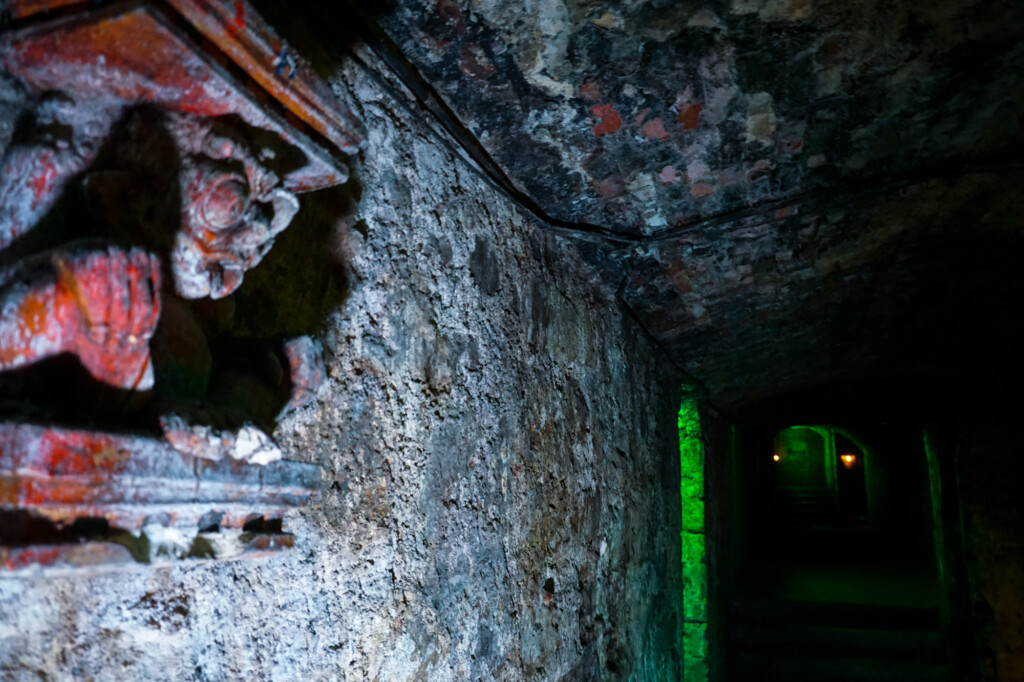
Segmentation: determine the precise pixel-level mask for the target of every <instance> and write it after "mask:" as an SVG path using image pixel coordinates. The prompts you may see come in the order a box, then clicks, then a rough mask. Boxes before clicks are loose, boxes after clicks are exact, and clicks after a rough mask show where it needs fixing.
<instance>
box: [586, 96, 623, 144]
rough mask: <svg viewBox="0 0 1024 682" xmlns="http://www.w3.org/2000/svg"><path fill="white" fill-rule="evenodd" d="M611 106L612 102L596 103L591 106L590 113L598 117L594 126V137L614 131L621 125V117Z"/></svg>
mask: <svg viewBox="0 0 1024 682" xmlns="http://www.w3.org/2000/svg"><path fill="white" fill-rule="evenodd" d="M613 106H614V105H612V104H598V105H597V106H595V107H591V109H590V113H591V114H593V115H594V116H596V117H597V118H598V119H599V121H598V124H597V125H595V126H594V137H601V136H602V135H604V134H605V133H614V132H615V131H616V130H618V129H619V128H621V127H622V118H621V117H620V116H619V112H617V111H615V109H614V108H613Z"/></svg>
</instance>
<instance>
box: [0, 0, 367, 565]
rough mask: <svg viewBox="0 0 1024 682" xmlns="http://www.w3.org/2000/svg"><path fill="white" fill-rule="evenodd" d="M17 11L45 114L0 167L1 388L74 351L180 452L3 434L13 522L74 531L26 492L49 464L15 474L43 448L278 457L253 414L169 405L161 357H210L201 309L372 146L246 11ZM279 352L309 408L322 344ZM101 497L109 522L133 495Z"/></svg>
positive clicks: (2, 468) (32, 86) (132, 442)
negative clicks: (36, 513) (17, 512)
mask: <svg viewBox="0 0 1024 682" xmlns="http://www.w3.org/2000/svg"><path fill="white" fill-rule="evenodd" d="M7 5H8V7H7V9H6V11H7V15H8V24H9V25H8V27H7V28H6V29H5V31H4V33H3V35H2V36H0V68H2V69H3V70H4V71H6V72H8V73H9V74H11V75H13V76H14V77H16V78H17V79H18V80H19V81H20V83H21V84H22V85H23V86H24V88H25V90H26V91H27V92H28V93H29V95H30V97H31V99H32V101H33V106H32V107H31V109H30V111H29V112H28V114H27V115H26V116H25V117H24V119H25V120H23V121H22V123H21V124H20V126H19V131H18V133H16V136H15V139H14V141H13V142H12V143H11V145H10V146H9V147H8V149H7V150H6V152H5V153H4V156H3V159H2V162H0V164H2V165H0V382H3V381H4V377H5V375H6V376H9V377H13V376H15V375H18V373H19V372H22V371H26V370H25V369H24V368H29V367H30V366H36V365H40V364H45V363H43V362H42V361H44V360H48V359H51V358H55V357H57V356H63V357H68V356H73V357H74V358H76V359H77V363H78V364H79V366H80V367H81V368H84V370H85V371H87V372H88V374H89V375H90V376H91V377H92V378H93V380H95V381H97V382H100V383H101V384H104V385H107V386H111V387H116V388H118V389H121V390H123V391H124V392H125V393H126V394H127V398H126V404H127V403H128V402H130V403H131V404H132V405H133V406H134V407H133V409H135V411H136V413H139V414H149V415H150V416H155V417H156V421H157V422H158V423H159V427H160V429H161V431H162V434H163V439H162V440H161V439H159V438H154V437H149V436H130V437H129V436H124V435H117V436H114V435H112V434H110V433H101V432H91V431H89V430H88V429H81V428H78V429H73V430H70V431H69V430H67V429H59V428H57V427H49V428H48V427H46V426H45V425H43V426H40V425H38V424H35V425H32V426H31V427H30V426H29V425H27V424H17V423H14V422H8V423H6V424H0V508H7V509H14V508H19V509H20V508H23V507H31V508H33V509H39V510H43V512H45V511H46V510H47V509H49V510H50V512H51V513H50V517H49V518H51V520H53V521H56V522H66V521H68V520H69V519H73V518H74V517H75V516H76V515H78V516H80V515H81V512H82V510H83V509H84V507H83V508H82V509H79V510H78V512H76V511H75V510H74V509H75V507H74V504H79V505H80V506H81V505H86V503H87V500H86V499H81V500H77V501H76V500H75V499H74V495H73V494H72V495H71V496H70V497H71V501H72V502H73V503H74V504H72V505H71V507H68V504H67V502H68V496H67V495H63V494H62V493H60V491H59V486H58V488H56V489H54V490H53V499H47V498H46V497H45V496H44V498H42V499H40V498H38V497H32V496H31V495H29V494H28V493H27V492H26V491H27V490H41V489H51V488H52V486H51V487H50V488H47V486H42V485H40V480H39V477H43V478H45V477H46V476H48V475H49V476H55V475H57V474H56V473H55V472H56V469H52V467H51V470H47V468H46V467H47V466H48V465H47V464H46V462H42V463H41V464H40V462H36V464H38V465H39V466H38V467H37V468H36V469H33V468H32V467H29V468H28V469H26V468H24V467H22V468H20V469H19V468H18V466H17V462H15V461H14V460H15V459H18V458H22V459H24V458H25V457H29V456H30V455H27V454H26V453H36V454H35V455H31V456H32V457H36V456H37V455H38V451H39V447H38V446H33V445H32V440H33V439H34V438H35V439H38V440H40V441H46V442H47V443H51V444H52V443H58V444H59V445H58V446H55V447H57V451H56V452H57V454H54V455H52V457H51V459H54V458H56V459H54V461H56V460H60V459H61V457H60V451H61V448H64V449H66V450H67V452H68V453H71V455H74V456H75V457H86V458H88V457H90V456H92V455H89V453H90V452H92V453H97V452H98V453H107V454H106V455H103V456H109V452H108V450H109V443H111V442H116V443H119V444H120V445H119V446H118V447H119V448H120V450H119V452H121V453H122V455H123V459H125V460H126V461H134V459H139V458H140V457H141V458H143V459H144V460H145V461H146V462H150V463H151V462H152V458H153V456H154V453H164V454H165V455H166V456H167V457H169V458H181V457H182V456H184V457H186V458H190V459H191V458H198V460H196V461H198V462H202V461H217V460H220V459H222V458H225V457H227V458H228V459H229V460H232V461H237V462H238V464H239V466H252V465H260V464H267V463H269V462H272V461H274V460H276V459H279V458H280V452H279V450H278V449H277V447H276V446H275V445H274V444H273V442H272V441H271V440H270V438H269V437H268V436H266V434H265V433H264V431H263V430H261V429H260V428H258V427H257V426H256V425H255V424H253V423H250V422H249V421H247V420H246V419H245V415H242V416H240V417H238V418H235V419H227V420H226V423H229V424H230V425H229V426H225V425H224V423H217V419H209V420H205V421H204V419H203V416H204V415H208V414H209V413H210V410H211V409H212V410H213V411H214V412H216V408H215V407H214V408H208V407H205V406H204V407H203V408H195V407H194V406H192V405H191V404H190V403H188V401H180V400H179V401H177V402H176V395H177V394H176V393H175V391H174V390H170V389H168V390H163V391H161V385H160V384H161V359H162V358H163V359H165V360H166V363H165V366H172V367H173V366H174V364H175V362H177V361H179V359H180V358H178V357H177V356H176V355H175V353H176V352H178V351H176V350H175V349H177V348H182V347H186V348H193V347H199V346H201V345H202V344H204V343H205V339H204V338H203V336H202V334H201V333H193V331H191V330H194V329H199V328H200V327H201V325H200V324H198V323H197V322H196V320H195V316H196V314H195V312H194V305H193V303H192V302H201V301H204V300H206V301H216V300H218V299H223V298H224V297H226V296H228V295H230V294H231V293H232V292H234V291H235V290H236V289H237V288H238V287H240V286H241V284H242V282H243V279H244V275H245V273H246V272H247V271H248V270H250V269H252V268H253V267H255V266H256V265H258V264H259V263H260V261H261V260H262V259H263V258H264V256H265V255H266V254H267V253H268V251H269V250H270V249H271V247H272V246H273V243H274V239H275V237H276V236H278V235H279V234H280V233H281V232H282V231H283V230H284V229H286V228H287V227H288V225H289V223H290V222H291V221H292V218H293V217H294V216H295V215H296V213H297V212H298V211H299V208H300V204H299V199H298V195H299V194H301V193H303V192H309V191H313V190H317V189H322V188H326V187H330V186H333V185H338V184H340V183H343V182H345V181H346V180H347V171H346V167H345V164H344V162H343V161H342V160H341V159H342V156H343V155H346V154H352V153H355V152H356V151H357V149H358V147H359V145H360V143H361V140H362V133H361V128H360V125H359V123H358V122H357V121H356V120H355V119H354V118H353V117H352V116H351V114H350V113H349V112H348V111H347V109H345V108H344V107H343V106H342V105H341V104H340V103H339V102H338V101H337V100H336V99H335V97H334V96H333V94H332V93H331V92H330V90H329V89H328V88H327V86H326V85H325V84H324V83H322V82H321V81H320V80H319V78H318V77H317V76H316V75H315V74H314V73H313V72H312V71H311V70H310V69H309V68H308V67H307V66H306V65H305V63H304V62H303V60H302V59H301V58H300V57H299V56H298V55H296V54H294V53H293V52H292V50H291V49H290V48H289V47H288V45H287V44H286V43H285V42H284V41H282V40H281V39H279V38H278V37H277V36H275V35H274V34H273V32H272V31H271V30H270V29H269V27H267V26H266V25H265V24H264V23H263V21H262V20H261V19H260V17H259V16H258V15H257V14H256V13H255V12H254V11H253V10H252V8H251V7H250V6H249V5H248V4H247V3H245V2H241V1H237V2H236V1H234V0H232V1H228V0H151V1H145V2H143V1H125V2H111V3H106V4H104V5H102V6H101V7H100V8H99V9H97V8H95V7H94V5H95V3H91V2H85V1H78V0H11V1H10V2H9V3H7ZM54 212H58V213H63V215H64V217H63V219H62V220H61V221H55V220H53V219H52V215H53V214H54ZM58 222H59V227H54V225H56V224H57V223H58ZM161 321H162V323H161ZM161 334H164V335H166V336H168V337H169V340H161V338H160V335H161ZM202 352H205V351H202ZM202 352H198V351H197V353H196V354H197V355H198V356H200V357H205V356H203V355H202ZM161 353H163V355H161ZM186 354H187V353H186ZM179 355H180V353H179ZM278 355H279V357H280V358H281V365H282V369H283V371H285V372H287V374H288V375H289V380H288V381H287V382H285V384H286V386H287V388H288V391H289V393H290V395H289V398H288V399H287V404H288V405H289V406H294V405H295V404H296V403H298V402H302V401H305V400H308V399H309V398H310V396H312V395H313V394H314V393H315V391H316V388H317V385H318V383H319V382H320V381H322V380H323V366H322V360H321V359H320V351H319V346H318V345H317V343H316V342H315V341H314V340H312V339H311V338H308V337H299V338H294V339H291V340H288V341H286V342H285V343H284V344H283V346H282V347H281V348H280V349H279V353H278ZM183 362H184V364H185V365H188V362H187V361H183ZM207 364H208V363H207ZM192 365H193V366H192V369H193V370H194V371H193V374H197V375H201V374H202V372H203V371H205V368H204V366H203V363H202V362H201V361H199V362H194V363H192ZM58 371H59V370H58ZM49 376H50V377H51V378H52V375H49ZM12 381H13V380H12ZM203 381H205V379H203V378H202V377H201V376H200V378H199V379H198V380H196V381H193V383H194V384H200V385H202V384H203ZM167 383H168V384H170V383H173V381H169V382H167ZM186 383H187V382H186ZM49 388H50V389H52V390H53V391H60V390H61V387H60V386H58V385H54V386H50V387H49ZM178 393H181V392H180V391H179V392H178ZM185 393H187V391H186V392H185ZM200 397H201V396H200ZM139 405H143V407H142V408H139V407H138V406H139ZM28 421H31V420H30V419H29V420H28ZM111 439H113V440H111ZM96 443H101V444H106V445H103V447H101V448H99V449H97V447H96ZM34 447H35V449H33V448H34ZM104 448H106V449H104ZM51 450H52V448H51ZM48 452H50V450H48ZM132 453H135V454H132ZM139 453H142V454H139ZM51 454H52V452H51ZM65 454H67V453H65ZM71 455H69V456H71ZM97 456H99V455H97ZM30 458H31V457H30ZM44 459H45V458H44ZM40 461H42V460H40ZM46 461H50V460H46ZM139 461H142V460H139ZM147 466H148V464H147ZM275 466H277V467H278V468H280V467H284V469H281V471H282V472H283V473H281V474H279V475H278V476H277V480H279V481H280V482H281V484H282V485H285V486H286V487H287V483H288V476H287V471H288V470H289V467H291V470H294V472H295V476H296V477H297V480H299V479H301V480H302V481H304V482H307V483H308V480H309V473H308V465H300V464H298V463H294V462H281V463H279V464H278V465H275ZM39 467H41V468H39ZM103 470H104V469H103V467H96V466H93V467H92V468H91V469H89V471H90V473H89V474H88V476H91V477H92V478H93V479H95V478H96V477H97V476H100V477H101V478H102V474H101V473H96V472H102V471H103ZM47 471H49V473H47ZM197 471H198V470H197ZM26 472H27V473H26ZM61 475H72V476H73V475H74V474H73V472H72V473H67V472H65V473H64V474H61ZM197 475H198V474H197ZM125 480H128V479H125ZM66 483H67V481H66ZM304 485H305V483H304ZM68 486H70V488H73V489H75V490H78V489H79V488H80V487H81V486H79V487H78V488H76V487H75V485H72V484H71V483H68ZM87 487H88V486H87ZM186 488H187V486H185V487H184V488H183V490H184V489H186ZM299 488H300V489H301V486H299ZM104 489H105V490H107V497H105V498H104V502H103V504H102V505H100V506H101V507H103V508H104V509H106V510H107V511H105V512H102V514H101V515H103V516H104V517H105V518H107V519H108V520H109V519H111V518H113V517H111V513H113V512H110V511H109V510H110V509H112V508H113V507H117V506H118V505H121V506H123V505H124V504H125V503H126V500H128V499H134V497H136V496H135V493H134V492H133V491H130V490H129V491H125V492H124V494H123V495H122V496H121V497H120V498H119V496H118V495H117V494H113V495H112V496H111V495H110V490H111V488H110V486H107V487H106V488H104ZM306 494H307V495H308V490H307V492H306ZM86 497H87V496H86ZM299 497H300V498H301V497H302V496H301V495H299ZM122 498H123V499H122ZM57 499H60V504H57V503H56V502H55V500H57ZM235 502H237V501H235ZM182 503H183V504H184V503H188V504H192V503H193V500H191V499H184V498H183V500H182ZM162 504H164V505H165V506H166V505H167V502H166V501H165V502H163V503H162ZM58 509H59V510H60V511H56V510H58ZM90 509H91V512H93V513H97V510H96V509H94V508H90ZM101 511H102V510H101ZM236 511H237V510H236ZM115 516H116V514H115ZM122 516H123V515H122ZM118 518H121V517H118ZM134 522H135V521H130V523H134ZM2 544H4V543H3V538H0V545H2Z"/></svg>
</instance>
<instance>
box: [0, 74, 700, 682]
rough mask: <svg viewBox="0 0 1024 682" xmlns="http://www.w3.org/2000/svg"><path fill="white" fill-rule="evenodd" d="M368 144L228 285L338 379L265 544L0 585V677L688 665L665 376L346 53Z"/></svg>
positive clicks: (302, 429) (323, 398)
mask: <svg viewBox="0 0 1024 682" xmlns="http://www.w3.org/2000/svg"><path fill="white" fill-rule="evenodd" d="M336 81H337V84H338V85H339V88H340V89H344V90H345V91H346V92H348V93H351V94H352V95H353V96H352V98H351V99H352V100H353V101H352V104H353V107H354V108H355V109H356V111H357V114H358V115H360V116H361V117H362V119H363V121H364V122H365V123H366V125H367V128H368V130H369V141H368V144H367V146H366V148H365V150H364V153H363V155H362V159H361V162H359V163H358V164H357V167H356V168H355V169H354V173H353V175H354V180H353V183H351V184H350V186H349V187H348V188H347V189H346V190H345V191H343V192H335V193H330V192H328V193H326V194H324V195H323V196H321V197H319V198H317V199H316V200H314V201H312V202H308V206H307V207H306V208H305V209H304V213H303V214H301V215H300V218H299V219H298V220H297V222H296V224H295V225H293V227H292V228H290V230H289V232H288V233H286V235H285V238H283V239H282V240H281V242H280V243H279V245H278V248H277V249H276V250H275V252H274V253H273V254H272V256H271V257H269V258H268V259H267V261H266V262H265V263H264V265H263V266H261V268H260V269H259V270H257V271H255V272H253V273H251V276H250V277H247V283H246V286H245V288H244V289H243V290H242V291H241V292H239V295H238V296H237V310H238V315H239V317H240V319H242V318H244V320H248V322H245V323H244V324H242V325H241V326H240V328H241V329H242V331H243V332H244V331H245V329H244V327H245V325H246V324H248V325H249V326H250V327H251V330H250V331H251V333H252V334H253V335H254V336H256V335H260V334H263V333H266V332H267V331H273V332H276V333H288V332H309V331H315V332H317V333H318V334H319V336H320V337H321V338H323V340H324V341H325V346H326V349H327V358H326V359H327V368H328V374H329V379H328V382H327V385H326V386H324V387H323V388H322V389H321V390H320V392H319V394H318V396H317V400H316V401H315V402H314V403H313V404H312V405H310V406H308V407H307V408H304V410H303V411H300V412H298V413H295V414H293V415H291V416H290V417H289V418H288V419H286V420H285V421H284V422H282V423H281V425H280V426H279V428H278V431H277V432H276V433H275V437H276V438H277V440H278V442H279V443H280V444H281V445H282V446H283V447H284V449H285V451H286V453H287V456H288V457H289V458H293V459H299V460H304V461H311V462H318V463H320V464H321V465H322V467H323V472H324V489H323V492H322V494H320V495H319V496H318V497H317V498H316V499H315V500H314V502H313V503H312V504H311V505H310V506H309V507H308V508H307V509H306V510H305V511H303V512H302V513H300V514H296V515H294V516H293V517H289V518H286V519H285V526H286V529H289V530H291V531H292V532H294V533H296V547H295V549H293V550H290V551H288V552H285V553H283V554H282V555H280V556H277V557H273V558H268V559H246V560H240V561H235V562H230V561H226V562H212V561H203V560H191V561H190V560H184V561H179V562H175V563H169V564H166V565H140V566H135V567H128V568H117V569H109V570H105V571H94V572H91V573H87V572H83V571H77V572H66V573H54V574H34V575H24V574H21V575H16V576H12V575H3V576H0V613H2V614H3V616H2V617H0V678H2V679H4V680H8V679H10V680H30V679H31V680H124V679H148V680H210V681H213V680H238V679H245V680H300V679H301V680H310V681H313V680H381V681H389V680H430V681H431V682H440V681H443V680H478V679H479V680H558V679H566V680H595V679H627V678H628V679H635V680H660V679H665V680H669V679H673V680H675V679H679V675H680V667H681V661H680V654H679V638H680V608H681V601H680V594H679V589H680V584H681V579H680V569H679V535H678V534H679V529H680V502H679V459H678V451H677V446H678V441H677V433H676V424H675V420H676V411H677V409H678V401H679V392H678V377H677V376H675V372H673V371H672V369H671V367H670V365H668V363H667V361H666V360H665V359H664V357H663V356H661V355H660V354H659V353H658V352H657V351H656V350H655V349H654V347H653V346H652V345H651V344H650V343H649V342H648V341H647V340H646V338H645V337H644V336H643V335H642V334H640V333H639V331H638V330H637V329H636V327H635V326H634V324H633V323H632V322H631V321H630V320H629V319H628V318H626V317H624V316H623V315H622V314H621V312H620V308H619V307H618V305H617V304H616V302H615V300H614V296H613V293H612V291H611V290H610V289H609V288H608V287H607V286H606V285H605V284H604V283H603V282H602V280H601V278H600V277H599V276H598V275H597V274H596V272H595V271H593V270H591V269H590V268H588V267H587V266H586V265H585V264H583V260H582V259H581V258H580V255H579V252H578V246H577V245H575V244H573V243H571V242H568V241H565V240H563V239H561V238H556V237H553V236H550V235H549V234H547V233H545V232H544V230H543V229H541V228H540V227H539V226H538V225H537V224H536V223H535V222H533V221H532V220H531V219H529V218H528V217H525V216H524V215H523V214H522V213H520V212H519V211H517V209H516V208H515V206H513V205H512V204H511V202H509V201H507V200H506V199H505V198H504V197H503V196H502V195H500V194H498V193H497V192H495V191H494V190H492V189H491V188H490V187H489V186H488V185H487V184H485V183H484V182H483V181H482V180H481V179H480V178H479V177H478V176H477V175H476V174H474V173H473V172H472V171H470V170H468V169H467V167H466V166H464V165H463V164H461V163H458V162H456V161H455V160H454V158H453V155H452V154H451V153H450V152H449V151H446V149H445V147H444V146H443V145H441V144H439V143H438V141H437V139H436V138H435V137H432V136H431V135H429V134H428V133H427V131H426V129H425V128H424V127H423V126H421V125H420V124H419V123H418V122H416V121H415V120H414V119H413V118H412V117H410V116H409V115H408V114H407V113H405V112H403V111H402V110H401V109H400V108H399V107H397V106H396V104H395V102H394V101H393V100H392V99H390V97H389V96H388V95H385V94H384V93H383V92H382V91H381V90H380V89H379V87H378V86H377V85H375V82H374V81H373V80H371V79H369V78H368V77H367V76H366V75H365V74H364V73H363V72H362V71H360V70H358V69H357V68H356V67H353V66H348V67H345V68H343V69H341V70H340V71H339V73H338V75H337V79H336Z"/></svg>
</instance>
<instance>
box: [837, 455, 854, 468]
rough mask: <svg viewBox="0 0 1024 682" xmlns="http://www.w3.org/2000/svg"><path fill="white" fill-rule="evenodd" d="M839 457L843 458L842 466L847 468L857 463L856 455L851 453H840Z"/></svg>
mask: <svg viewBox="0 0 1024 682" xmlns="http://www.w3.org/2000/svg"><path fill="white" fill-rule="evenodd" d="M839 459H841V460H843V466H844V467H846V468H847V469H851V468H853V465H854V464H856V463H857V457H856V456H855V455H851V454H845V455H842V456H840V457H839Z"/></svg>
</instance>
